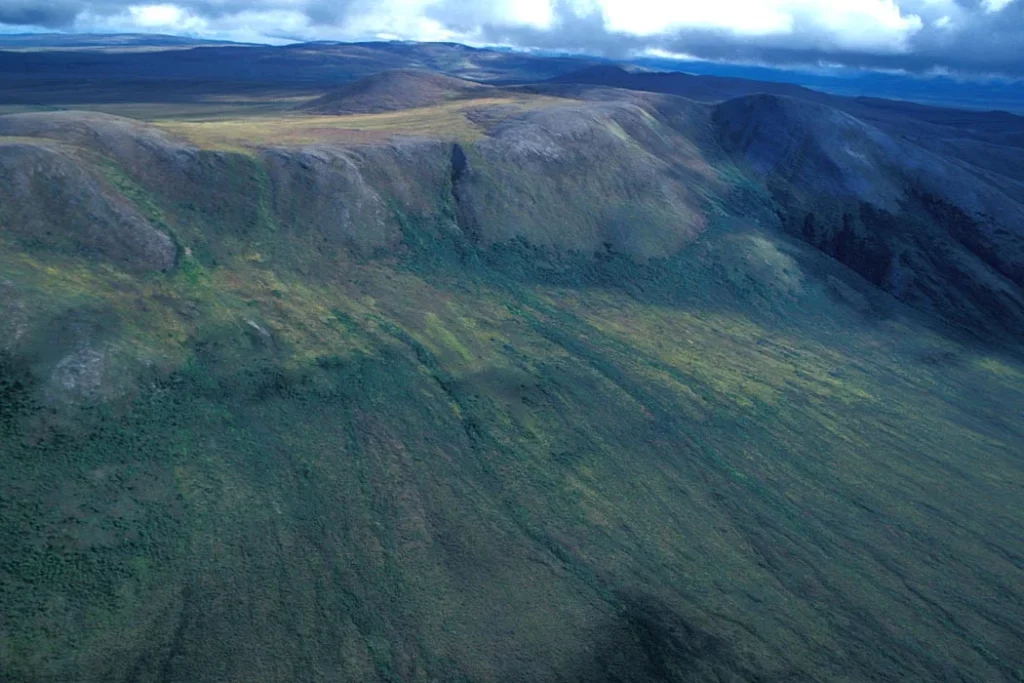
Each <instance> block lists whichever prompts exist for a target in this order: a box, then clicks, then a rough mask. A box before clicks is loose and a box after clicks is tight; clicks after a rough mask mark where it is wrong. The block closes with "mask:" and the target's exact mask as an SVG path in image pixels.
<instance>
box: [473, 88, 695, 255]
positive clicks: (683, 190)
mask: <svg viewBox="0 0 1024 683" xmlns="http://www.w3.org/2000/svg"><path fill="white" fill-rule="evenodd" d="M649 117H650V115H649V114H648V113H647V112H645V111H644V110H643V109H641V108H639V107H636V106H632V105H625V106H623V105H611V104H600V103H595V104H588V105H586V106H574V107H566V108H564V109H562V108H556V109H551V110H545V111H540V112H535V113H531V114H528V115H525V116H522V117H516V118H513V119H510V120H508V121H507V122H505V123H504V124H502V125H500V126H498V127H497V128H496V129H495V130H494V132H493V135H492V136H491V137H490V138H487V139H485V140H482V141H480V142H478V143H476V144H474V145H472V146H471V147H469V148H468V149H467V150H466V157H467V158H468V169H469V170H468V171H467V172H466V173H463V174H461V176H460V178H459V181H458V184H457V186H456V188H455V192H456V197H457V198H458V200H459V202H460V207H461V209H462V211H463V215H464V217H465V224H466V226H467V227H468V229H469V230H470V231H471V232H472V234H473V235H474V237H475V238H476V239H478V240H479V241H480V242H481V243H483V244H492V243H500V242H504V241H508V240H511V239H516V238H522V239H525V240H526V241H527V242H530V243H533V244H536V245H540V246H544V247H550V248H554V249H556V250H564V251H576V252H580V253H584V254H588V253H595V252H602V251H605V250H612V251H616V252H619V253H625V254H628V255H630V256H633V257H636V258H638V259H647V258H651V257H664V256H667V255H670V254H672V253H675V252H677V251H678V250H679V249H681V248H682V247H683V246H685V245H686V244H688V243H690V242H691V241H693V239H695V237H696V236H697V235H698V234H699V233H700V232H701V231H702V230H703V229H704V226H705V217H704V215H703V207H702V204H701V199H700V196H699V194H698V193H697V192H694V191H693V188H691V187H688V186H686V185H684V184H682V183H679V182H677V181H675V179H674V178H673V177H672V169H671V165H670V163H669V162H668V161H666V160H665V159H662V158H660V157H659V156H657V155H655V154H654V153H652V152H651V151H649V150H648V149H645V148H644V146H643V145H642V144H641V143H640V142H639V141H638V139H637V138H636V137H635V136H634V135H631V133H630V129H631V128H635V127H638V126H648V125H651V124H650V122H649V121H646V119H648V118H649ZM695 156H699V155H695Z"/></svg>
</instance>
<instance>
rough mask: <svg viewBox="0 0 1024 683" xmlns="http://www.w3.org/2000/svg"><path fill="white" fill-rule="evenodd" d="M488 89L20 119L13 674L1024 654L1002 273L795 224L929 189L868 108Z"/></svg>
mask: <svg viewBox="0 0 1024 683" xmlns="http://www.w3.org/2000/svg"><path fill="white" fill-rule="evenodd" d="M487 97H488V98H489V99H487V100H486V101H482V102H473V101H465V102H460V103H458V104H457V105H451V104H445V105H441V107H440V108H435V109H428V110H407V111H405V112H398V113H397V114H396V113H388V114H380V115H359V116H354V117H342V118H338V119H336V120H334V121H333V122H327V121H325V120H324V119H323V118H322V117H311V116H306V115H303V114H299V113H296V114H288V115H280V114H278V115H275V116H279V117H280V118H276V119H269V118H265V117H264V118H260V117H253V118H251V119H250V120H246V119H224V120H219V121H208V122H203V123H196V122H187V121H181V122H163V123H162V124H161V126H162V127H161V128H154V127H151V126H149V125H144V124H142V123H139V122H135V121H129V120H127V119H119V118H116V117H110V116H104V115H97V114H84V113H75V112H71V113H58V114H27V115H13V116H6V117H0V136H3V137H0V178H2V181H3V182H2V184H0V311H2V312H4V316H3V320H4V324H3V325H2V327H0V466H2V472H3V476H2V477H0V548H3V552H2V553H0V680H4V681H12V682H16V683H22V682H24V683H30V682H32V683H35V682H44V681H45V682H57V681H82V682H86V681H123V682H125V683H128V682H131V683H142V682H154V683H156V682H159V683H177V682H181V683H185V682H188V683H200V682H206V681H209V682H211V683H212V682H214V681H217V682H223V681H231V682H239V683H241V682H245V683H262V682H271V681H273V682H281V683H284V682H289V683H290V682H293V681H324V682H328V681H331V682H333V681H347V680H352V681H357V680H358V681H474V682H476V681H480V682H483V681H495V682H498V681H500V682H506V681H581V682H582V681H588V682H589V681H764V682H769V681H772V682H775V681H780V682H781V681H850V682H853V681H866V680H921V681H926V680H929V681H930V680H935V681H945V680H962V681H979V682H980V681H1001V680H1005V681H1020V680H1024V647H1021V643H1022V642H1024V592H1022V590H1021V586H1022V577H1024V508H1022V506H1021V495H1022V493H1024V460H1022V459H1021V453H1022V452H1024V421H1022V419H1021V418H1024V362H1022V357H1021V354H1020V346H1019V343H1018V341H1017V340H1016V339H1015V337H1014V330H1017V329H1020V328H1019V327H1018V326H1019V325H1020V321H1021V320H1022V319H1024V318H1019V317H1016V316H1017V315H1018V311H1017V309H1015V308H1013V306H1014V305H1015V303H1014V302H1015V301H1017V300H1018V299H1019V296H1020V289H1019V281H1018V280H1017V279H1016V278H1018V277H1019V275H1018V273H1017V272H1016V271H1012V270H1011V269H1008V268H1003V267H1002V264H1001V262H997V260H996V259H995V257H993V258H992V259H988V260H986V259H984V258H980V257H977V258H976V260H975V261H970V269H967V266H964V267H963V268H962V269H961V270H962V272H961V273H960V275H958V276H954V275H951V274H950V273H951V271H950V269H949V267H948V264H951V263H952V264H963V263H967V262H968V260H969V256H968V254H975V252H974V251H970V250H969V249H968V247H965V246H963V244H964V241H963V240H960V239H959V238H958V237H957V234H959V233H957V234H954V233H952V232H948V233H947V232H942V234H941V239H940V237H935V238H934V239H935V243H940V242H941V244H942V245H944V246H943V249H944V250H945V251H941V252H940V251H936V252H934V253H932V254H931V256H930V258H931V260H930V261H929V262H928V263H927V264H921V263H917V262H911V261H910V260H906V261H904V262H902V263H903V265H902V266H901V267H902V268H904V269H906V272H910V273H912V274H913V275H914V277H915V279H913V282H915V283H917V284H916V285H915V286H914V287H907V288H900V287H897V286H895V285H894V284H893V281H890V279H886V278H885V277H881V278H875V279H874V281H872V273H873V272H874V271H870V270H865V269H864V268H863V267H861V266H862V265H863V264H864V263H865V261H864V260H863V254H864V253H865V252H864V250H865V249H869V248H870V245H873V244H875V243H876V242H878V241H882V242H885V243H886V244H890V245H896V246H895V247H891V249H890V250H892V249H895V250H896V251H899V249H898V248H897V247H899V248H902V247H901V245H910V244H911V243H912V244H913V245H919V242H913V241H912V240H910V238H905V237H904V236H900V234H897V235H896V236H892V235H890V234H889V233H886V234H884V235H881V236H876V237H872V236H871V235H870V234H868V233H865V232H863V230H864V229H865V228H864V227H863V225H867V226H868V227H872V226H876V227H877V226H878V225H879V223H878V222H874V223H870V224H868V223H864V224H863V225H862V224H861V223H858V224H857V225H858V227H857V228H856V230H857V231H858V232H857V239H853V238H849V239H850V240H851V241H850V244H851V245H852V246H847V247H846V251H844V252H842V253H837V252H836V251H835V249H834V248H833V246H834V242H828V240H827V239H826V238H824V237H822V236H821V235H823V234H825V233H824V232H822V233H821V234H818V233H816V234H815V235H814V236H809V235H807V234H804V233H803V232H802V225H803V222H804V213H797V209H796V208H792V207H798V208H799V210H800V211H801V212H804V211H805V209H806V210H808V211H814V210H817V211H818V212H819V214H820V215H822V216H825V217H826V218H827V217H829V216H833V217H834V216H838V219H837V221H838V223H837V225H838V226H839V228H836V229H837V230H841V229H842V227H843V225H844V223H843V216H844V214H843V210H844V209H843V208H836V206H838V205H840V204H843V202H848V204H846V205H845V206H847V209H846V210H847V211H848V212H852V211H853V210H854V209H852V208H849V207H864V206H868V207H872V206H876V205H875V204H871V202H872V201H874V199H875V195H874V194H872V192H875V191H876V190H877V192H878V193H882V194H884V195H885V197H884V198H885V201H889V200H890V199H892V201H893V202H894V203H893V204H892V205H891V207H896V206H897V205H898V206H899V207H900V208H892V213H891V214H887V215H891V216H893V217H900V216H902V217H903V218H905V219H907V220H910V218H907V217H911V218H913V220H921V221H924V220H925V218H923V216H924V215H925V214H923V213H920V211H923V210H922V209H920V208H919V207H918V206H917V205H916V204H912V203H906V202H904V203H903V204H900V201H902V200H897V199H894V197H896V193H904V194H906V195H907V196H911V193H912V191H913V190H912V188H910V186H909V185H907V184H906V183H908V182H909V181H908V180H906V178H908V177H910V176H909V175H907V176H904V175H900V173H901V172H899V171H894V170H892V167H891V165H890V164H889V162H888V161H877V159H879V158H881V157H880V156H878V155H881V154H882V152H879V151H878V149H884V148H885V143H884V141H883V142H878V138H877V136H874V133H872V134H871V135H872V136H874V137H871V139H872V140H874V142H873V143H871V144H875V145H878V147H877V148H876V147H870V149H868V148H864V149H867V150H868V152H870V154H872V155H875V156H872V157H871V158H872V159H873V160H876V162H875V163H877V164H878V166H877V168H881V169H884V172H885V173H889V174H891V175H889V176H886V179H885V181H884V183H882V185H884V187H882V189H878V187H881V185H879V186H873V189H872V190H871V192H868V191H864V192H863V193H862V194H861V195H849V196H847V195H846V194H843V195H842V196H843V198H842V199H835V200H833V199H831V197H832V194H829V193H834V192H839V191H838V190H835V187H836V186H835V185H834V183H840V182H846V183H848V186H849V187H855V188H860V187H861V186H860V185H858V184H857V183H856V178H854V180H850V178H851V177H854V176H856V177H860V176H857V175H856V174H857V173H866V172H867V171H863V169H862V168H861V167H852V168H851V169H841V170H842V172H839V171H836V172H835V174H834V175H827V174H823V173H821V172H817V171H814V169H816V168H826V169H834V168H835V167H834V166H830V165H829V164H830V163H833V162H832V161H829V162H828V163H825V162H821V163H820V165H819V166H815V165H814V164H813V163H810V162H806V160H807V156H806V155H807V150H808V149H811V146H809V145H805V146H804V147H803V148H802V149H803V150H804V156H803V157H802V160H803V161H804V162H806V163H807V165H805V166H803V167H801V166H799V164H798V163H797V161H794V160H793V159H792V158H790V157H786V156H785V155H782V156H783V158H784V161H785V164H786V166H785V169H783V170H779V168H778V167H776V166H772V164H775V163H776V161H777V157H776V156H773V154H774V152H772V153H769V152H770V150H769V152H766V151H765V150H764V148H757V147H756V146H755V147H752V146H751V145H741V144H739V143H738V142H735V140H736V138H735V137H734V138H729V137H728V131H729V130H732V129H734V128H735V127H737V126H742V125H743V124H742V121H743V119H742V116H741V114H742V115H746V114H743V112H746V111H747V109H743V105H731V106H730V108H727V109H715V108H713V107H711V106H705V105H696V104H694V103H690V102H687V101H685V100H680V99H678V98H667V97H661V96H648V95H639V94H632V95H628V96H627V95H625V94H621V93H620V94H619V95H617V96H616V98H611V99H609V97H608V96H606V95H603V94H600V93H598V94H596V95H594V96H593V97H586V98H578V99H568V98H562V99H557V98H556V97H555V96H545V97H537V98H531V97H528V96H526V95H521V94H517V95H510V96H509V97H507V98H505V99H501V98H498V99H495V98H494V96H493V95H492V94H488V95H487ZM555 100H557V101H555ZM754 106H755V110H756V106H757V105H756V104H755V105H754ZM772 106H774V105H772ZM783 106H789V105H783ZM793 106H795V105H793ZM748 109H749V108H748ZM737 111H739V112H740V113H737ZM794 116H795V117H796V115H794ZM375 117H377V118H375ZM796 118H799V117H796ZM723 121H725V123H723ZM823 125H824V124H823ZM273 131H284V133H282V137H281V138H279V139H278V141H276V142H275V140H274V138H275V134H274V132H273ZM850 135H851V137H850V138H849V139H854V144H860V143H859V142H857V140H858V139H859V138H855V136H853V134H852V133H851V134H850ZM773 139H775V138H773ZM730 140H731V142H730ZM821 144H822V145H823V147H822V150H823V151H820V152H815V153H819V154H820V155H821V158H823V159H828V160H834V159H835V158H837V157H834V156H829V155H830V154H832V152H831V148H830V147H828V145H827V144H826V143H821ZM865 144H867V143H865ZM751 149H754V150H755V151H753V152H752V151H751ZM808 168H809V169H811V171H802V170H801V169H808ZM766 169H769V170H766ZM770 169H774V170H770ZM802 172H808V173H813V174H814V178H815V179H817V181H818V185H813V184H810V185H808V184H806V183H805V186H807V187H813V188H814V192H816V193H817V194H813V195H812V194H810V193H803V191H802V190H799V191H797V192H796V193H795V194H794V195H793V196H788V195H786V194H785V192H784V189H785V188H784V187H783V186H782V185H781V183H782V182H783V178H784V177H785V178H788V179H792V178H794V177H799V174H800V173H802ZM880 172H881V171H880ZM944 172H946V171H944ZM958 172H959V171H958ZM786 173H788V174H789V175H785V174H786ZM948 173H953V171H948ZM944 177H946V176H944ZM964 178H967V176H966V175H965V176H964ZM880 182H881V181H880ZM929 182H931V181H929ZM934 182H935V183H938V182H939V181H938V180H935V181H934ZM962 182H970V183H975V182H977V183H982V182H983V181H982V180H978V179H976V178H975V177H974V176H970V178H969V179H968V180H963V181H962ZM844 187H846V186H844ZM935 187H937V185H936V186H935ZM970 187H972V188H973V187H975V186H974V185H971V186H970ZM977 187H979V188H984V187H988V186H987V185H981V184H979V185H978V186H977ZM843 191H844V192H845V190H843ZM987 191H988V190H985V189H980V190H978V192H980V193H981V194H980V196H982V197H983V198H986V197H989V195H986V194H985V192H987ZM965 193H966V191H965ZM840 194H842V193H841V192H840ZM68 195H73V196H74V197H75V200H74V203H71V204H69V201H68V199H67V196H68ZM900 196H902V195H900ZM972 196H979V195H977V194H976V195H972ZM991 196H992V197H995V194H992V195H991ZM1000 196H1002V195H1000ZM947 201H948V203H949V204H950V205H954V204H956V202H957V201H959V200H958V197H957V196H953V195H949V196H948V199H947ZM986 201H987V200H986ZM996 201H997V200H996V199H995V198H993V199H991V203H989V204H987V205H986V208H989V207H992V206H995V205H996V204H995V202H996ZM999 201H1002V200H1001V199H1000V200H999ZM858 202H860V203H858ZM968 208H969V207H968ZM790 209H792V212H793V213H792V216H787V215H786V214H785V213H784V211H786V210H790ZM858 210H860V209H858ZM869 210H870V209H864V211H869ZM878 210H879V211H881V210H882V209H878ZM900 211H903V212H905V213H902V214H901V213H899V212H900ZM961 213H962V214H963V216H967V215H968V214H967V213H966V210H964V211H962V212H961ZM857 215H858V216H860V215H862V214H860V213H858V214H857ZM957 215H958V216H960V214H957ZM790 218H792V220H790ZM892 220H893V221H895V220H896V218H893V219H892ZM960 220H961V223H960V224H959V225H961V227H962V225H963V224H962V221H963V220H964V219H963V218H962V217H961V218H960ZM970 220H973V219H970ZM978 220H980V219H978ZM928 224H929V225H931V226H934V229H935V230H936V234H938V232H939V231H942V230H945V228H944V227H943V226H945V224H944V223H941V221H932V222H930V223H928ZM819 225H820V226H823V227H821V230H822V231H825V230H830V229H832V227H834V226H833V225H832V224H830V223H827V221H826V222H824V223H819ZM887 225H891V224H887ZM851 230H853V228H851ZM1008 234H1009V233H1008ZM949 235H953V236H952V237H950V236H949ZM986 235H988V236H989V237H990V238H991V239H993V240H996V239H1000V240H1003V241H1004V242H1002V243H1001V244H1005V245H1010V246H1012V245H1015V244H1019V242H1018V241H1014V240H1018V239H1019V238H1017V237H1016V236H1013V235H1010V236H1009V237H1007V236H1006V235H1003V234H1002V233H998V231H995V232H990V233H986ZM991 235H996V237H991ZM823 240H824V241H823ZM829 245H832V246H829ZM865 245H868V246H865ZM915 248H917V246H915ZM1009 248H1010V247H1009V246H1008V247H1005V248H1003V249H1002V250H998V249H997V250H996V251H999V253H1001V254H1002V255H1004V256H1005V255H1006V254H1007V253H1009V252H1007V249H1009ZM907 250H908V251H907V253H910V251H909V250H910V247H909V246H908V247H907ZM901 253H902V252H901ZM913 253H917V252H913ZM844 257H845V258H844ZM1007 258H1008V257H1007ZM944 259H945V260H944ZM848 266H849V267H848ZM1018 266H1019V262H1018ZM1004 271H1005V272H1004ZM889 274H891V271H887V273H886V275H889ZM965 278H967V279H966V280H965ZM903 281H905V278H904V280H901V282H903ZM935 287H943V288H944V289H943V290H942V292H940V294H941V296H939V295H936V296H935V297H933V298H929V296H930V295H929V288H935ZM1015 288H1016V289H1015ZM965 292H966V293H965ZM993 292H995V294H993ZM986 293H988V295H990V296H989V298H988V299H986V298H985V297H986ZM991 301H997V302H1000V303H999V304H998V306H997V307H995V308H985V302H991ZM951 302H961V305H966V304H963V302H972V303H971V305H975V306H977V307H978V308H977V309H975V310H972V311H967V312H964V311H960V312H961V313H964V314H963V315H959V314H955V313H956V311H954V308H955V306H954V304H953V303H951ZM978 332H981V333H982V334H981V335H980V336H979V335H978V334H977V333H978Z"/></svg>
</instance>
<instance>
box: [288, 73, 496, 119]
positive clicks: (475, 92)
mask: <svg viewBox="0 0 1024 683" xmlns="http://www.w3.org/2000/svg"><path fill="white" fill-rule="evenodd" d="M488 90H489V88H488V87H487V86H483V85H480V84H479V83H473V82H472V81H465V80H462V79H460V78H452V77H451V76H444V75H442V74H438V73H433V72H430V71H415V70H408V69H397V70H394V71H385V72H383V73H379V74H374V75H372V76H367V77H366V78H363V79H360V80H358V81H356V82H355V83H350V84H348V85H343V86H342V87H340V88H338V89H337V90H334V91H332V92H330V93H328V94H326V95H324V96H323V97H319V98H317V99H315V100H313V101H312V102H308V103H306V104H303V105H302V106H301V107H300V109H302V110H303V111H307V112H309V113H313V114H370V113H378V112H384V111H398V110H401V109H412V108H414V107H429V106H433V105H437V104H442V103H444V102H449V101H451V100H457V99H464V98H468V97H474V96H477V97H480V96H483V94H484V93H486V92H487V91H488Z"/></svg>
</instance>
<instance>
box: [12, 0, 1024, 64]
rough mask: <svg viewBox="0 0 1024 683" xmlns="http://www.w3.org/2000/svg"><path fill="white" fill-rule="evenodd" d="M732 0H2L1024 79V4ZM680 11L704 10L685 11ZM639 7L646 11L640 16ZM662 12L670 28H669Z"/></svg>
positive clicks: (282, 29) (220, 23) (115, 18)
mask: <svg viewBox="0 0 1024 683" xmlns="http://www.w3.org/2000/svg"><path fill="white" fill-rule="evenodd" d="M722 4H723V3H722V1H721V0H720V1H719V2H714V1H713V0H712V2H711V3H710V4H709V3H708V2H707V0H701V3H700V4H699V5H698V4H697V2H696V0H694V2H692V3H688V2H687V1H686V0H675V2H674V3H673V4H672V5H671V6H670V5H659V4H658V3H655V2H653V0H640V1H638V2H634V3H630V4H624V2H623V0H550V2H548V1H547V0H0V24H7V25H21V26H24V25H34V26H41V27H46V28H51V29H65V30H79V31H88V30H125V31H131V30H136V29H142V30H161V31H165V32H176V31H188V32H189V33H192V34H197V33H198V34H202V33H204V32H205V33H209V34H211V35H214V34H218V35H221V36H224V35H230V33H231V31H232V30H234V27H236V26H238V25H241V24H244V28H245V30H247V31H249V32H250V33H251V34H252V35H253V36H259V35H264V36H281V35H286V34H287V35H290V36H292V37H294V38H296V39H314V38H315V39H323V38H338V39H355V38H365V37H372V36H374V35H377V34H382V35H390V36H398V37H403V38H409V39H436V38H438V37H439V36H445V37H450V38H451V39H454V40H464V41H467V42H473V43H502V44H508V45H513V46H518V47H523V48H540V49H555V50H577V51H581V52H588V53H594V54H602V55H606V56H613V57H622V56H628V55H633V54H637V53H642V52H644V51H647V50H652V49H654V50H661V51H665V52H668V53H677V54H687V55H692V56H694V57H699V58H704V59H716V60H727V61H737V60H740V61H751V62H760V63H766V64H777V65H794V64H818V63H829V64H842V65H846V66H853V67H867V68H885V69H905V70H908V71H915V72H926V71H929V70H935V69H940V70H949V71H953V72H962V73H967V74H988V73H998V74H1006V75H1013V76H1024V0H1012V1H1011V2H1007V0H895V1H890V0H749V1H748V0H728V1H727V2H725V3H724V4H725V6H727V7H728V8H731V11H732V13H731V14H730V13H729V11H727V10H722V11H721V12H719V14H717V15H716V14H715V9H714V8H715V7H716V6H719V5H722ZM146 5H173V6H174V7H176V8H178V10H180V11H177V12H163V13H160V12H155V13H154V12H149V13H146V11H143V10H140V8H143V7H144V6H146ZM634 6H635V12H633V9H634ZM680 7H682V8H684V9H689V8H692V9H693V10H694V11H693V12H682V13H680V12H679V8H680ZM709 7H711V9H710V10H709V9H708V8H709ZM130 8H134V10H131V9H130ZM623 8H625V10H623ZM645 12H646V14H644V13H645ZM673 13H674V14H673ZM759 13H760V14H759ZM634 14H635V15H636V16H640V17H641V20H640V23H639V24H638V23H637V22H636V21H634V19H635V17H634V16H633V15H634ZM669 15H672V16H669ZM691 15H692V16H691ZM762 15H763V16H765V17H767V18H766V19H765V21H766V22H767V23H766V25H765V27H764V28H763V30H762V29H761V28H760V27H758V26H757V25H756V20H753V19H750V18H749V17H751V16H762ZM154 16H157V17H159V16H168V17H173V18H174V21H171V20H170V19H168V21H167V22H165V23H160V22H159V21H153V19H152V17H154ZM623 16H625V19H623ZM837 16H838V17H840V18H839V19H837V18H836V17H837ZM673 17H674V18H673ZM694 17H696V18H694ZM709 17H710V18H709ZM780 17H781V19H780ZM241 19H244V22H243V21H241ZM662 20H664V25H659V24H658V21H662ZM744 21H746V22H747V23H746V24H744V23H743V22H744ZM751 21H755V24H754V25H751ZM773 21H775V22H776V23H775V24H772V22H773ZM175 22H177V23H175ZM733 22H736V25H733ZM637 26H640V27H641V28H639V29H638V28H637ZM652 27H653V28H652Z"/></svg>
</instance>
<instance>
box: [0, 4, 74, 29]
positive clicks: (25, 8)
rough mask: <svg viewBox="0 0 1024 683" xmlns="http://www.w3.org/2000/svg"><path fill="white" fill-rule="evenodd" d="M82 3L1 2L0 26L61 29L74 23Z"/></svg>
mask: <svg viewBox="0 0 1024 683" xmlns="http://www.w3.org/2000/svg"><path fill="white" fill-rule="evenodd" d="M81 5H82V3H81V2H76V1H74V0H68V2H60V1H59V0H58V1H57V2H39V0H0V24H11V25H15V26H44V27H48V28H59V27H63V26H68V25H70V24H71V23H73V22H74V20H75V18H76V17H77V16H78V13H79V10H80V9H81Z"/></svg>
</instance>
